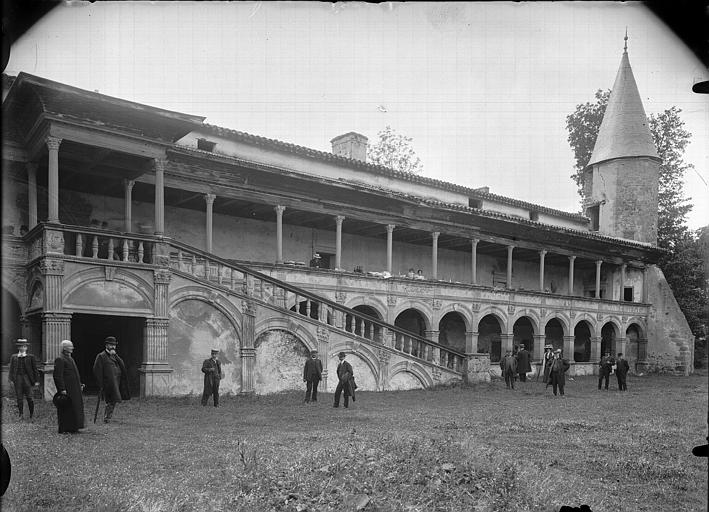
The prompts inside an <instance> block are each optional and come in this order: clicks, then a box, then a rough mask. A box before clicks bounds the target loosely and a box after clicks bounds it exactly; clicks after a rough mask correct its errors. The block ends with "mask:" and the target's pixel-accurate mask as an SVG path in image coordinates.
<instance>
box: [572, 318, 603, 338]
mask: <svg viewBox="0 0 709 512" xmlns="http://www.w3.org/2000/svg"><path fill="white" fill-rule="evenodd" d="M580 322H586V323H587V324H588V328H589V329H590V330H591V336H597V334H596V332H597V331H598V320H596V317H594V316H593V315H590V314H588V313H577V314H576V316H575V317H574V319H573V321H572V325H573V328H574V329H576V326H577V325H578V324H579V323H580Z"/></svg>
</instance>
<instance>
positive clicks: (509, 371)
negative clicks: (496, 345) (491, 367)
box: [500, 350, 517, 389]
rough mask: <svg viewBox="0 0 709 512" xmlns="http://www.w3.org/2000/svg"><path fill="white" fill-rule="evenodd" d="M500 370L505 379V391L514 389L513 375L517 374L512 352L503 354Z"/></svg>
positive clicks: (515, 361) (515, 360)
mask: <svg viewBox="0 0 709 512" xmlns="http://www.w3.org/2000/svg"><path fill="white" fill-rule="evenodd" d="M500 370H502V376H503V377H504V378H505V385H506V386H507V389H510V388H512V389H514V388H515V374H516V373H517V359H515V357H514V356H513V355H512V351H510V350H508V351H507V352H505V357H503V358H502V360H501V361H500Z"/></svg>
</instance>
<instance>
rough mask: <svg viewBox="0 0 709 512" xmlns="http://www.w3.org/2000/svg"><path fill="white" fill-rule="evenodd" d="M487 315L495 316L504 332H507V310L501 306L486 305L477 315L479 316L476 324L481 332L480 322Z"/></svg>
mask: <svg viewBox="0 0 709 512" xmlns="http://www.w3.org/2000/svg"><path fill="white" fill-rule="evenodd" d="M486 316H493V317H495V319H496V320H497V321H498V323H499V324H500V328H501V329H502V333H507V327H508V325H507V322H508V316H507V312H506V311H505V310H504V309H502V308H501V307H499V306H492V305H489V306H486V307H483V308H482V309H481V311H480V313H479V314H478V315H477V317H478V325H477V326H476V330H477V331H478V332H480V322H481V320H482V319H483V318H485V317H486Z"/></svg>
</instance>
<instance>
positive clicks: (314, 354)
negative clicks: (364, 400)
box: [303, 350, 357, 409]
mask: <svg viewBox="0 0 709 512" xmlns="http://www.w3.org/2000/svg"><path fill="white" fill-rule="evenodd" d="M346 357H347V354H345V353H344V352H340V353H339V354H338V355H337V358H338V359H339V363H338V364H337V387H336V388H335V403H334V404H333V405H332V406H333V407H339V406H340V398H341V397H342V395H343V393H344V396H345V399H344V406H345V409H347V408H348V407H349V406H350V398H352V401H353V402H354V401H355V389H357V383H356V382H355V378H354V371H353V370H352V365H351V364H350V363H349V362H347V361H345V358H346ZM322 371H323V368H322V361H320V359H318V351H317V350H311V351H310V358H308V359H306V361H305V365H304V366H303V382H305V400H303V402H305V403H306V404H307V403H310V402H317V401H318V384H320V381H321V380H322Z"/></svg>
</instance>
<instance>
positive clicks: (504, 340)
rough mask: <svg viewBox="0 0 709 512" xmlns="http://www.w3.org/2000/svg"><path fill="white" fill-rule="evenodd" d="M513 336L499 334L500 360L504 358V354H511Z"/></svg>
mask: <svg viewBox="0 0 709 512" xmlns="http://www.w3.org/2000/svg"><path fill="white" fill-rule="evenodd" d="M513 340H514V334H500V359H502V358H503V357H505V352H507V351H508V350H509V351H510V352H512V342H513ZM491 352H492V350H491Z"/></svg>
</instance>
